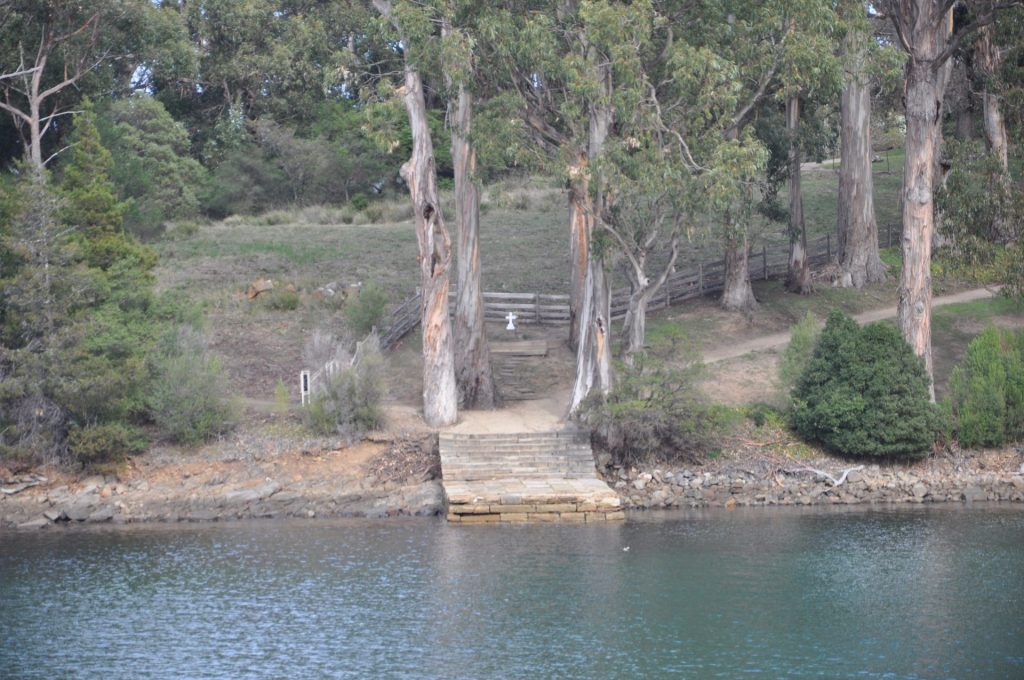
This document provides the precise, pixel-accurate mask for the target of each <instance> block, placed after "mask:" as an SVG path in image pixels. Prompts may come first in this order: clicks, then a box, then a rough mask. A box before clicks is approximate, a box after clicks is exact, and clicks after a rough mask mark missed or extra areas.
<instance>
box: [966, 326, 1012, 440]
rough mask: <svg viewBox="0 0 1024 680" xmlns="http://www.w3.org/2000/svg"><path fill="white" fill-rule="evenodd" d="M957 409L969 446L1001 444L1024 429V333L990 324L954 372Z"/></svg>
mask: <svg viewBox="0 0 1024 680" xmlns="http://www.w3.org/2000/svg"><path fill="white" fill-rule="evenodd" d="M950 391H951V393H952V415H953V418H954V422H955V426H956V430H957V433H958V439H959V441H960V444H961V445H962V446H965V447H982V446H1001V445H1003V444H1005V443H1006V442H1008V441H1015V440H1017V439H1019V438H1020V437H1021V436H1022V435H1024V334H1019V333H1018V334H1015V333H1012V332H1009V331H1001V330H999V329H998V328H996V327H995V326H989V327H988V328H986V329H985V330H984V331H982V332H981V333H980V334H979V335H978V336H977V337H976V338H974V340H972V341H971V343H970V344H969V345H968V346H967V352H966V354H965V355H964V359H963V362H961V364H960V365H959V366H957V367H956V368H955V369H953V375H952V377H951V378H950Z"/></svg>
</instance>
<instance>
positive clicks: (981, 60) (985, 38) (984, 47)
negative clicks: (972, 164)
mask: <svg viewBox="0 0 1024 680" xmlns="http://www.w3.org/2000/svg"><path fill="white" fill-rule="evenodd" d="M994 33H995V31H994V29H993V27H992V26H985V27H984V28H982V29H981V31H980V32H979V35H978V41H977V44H976V45H975V48H974V63H975V64H976V66H977V68H978V70H979V71H980V74H981V76H982V80H983V83H984V84H983V86H982V91H981V110H982V121H983V127H984V130H985V146H986V147H987V148H988V152H989V153H990V154H992V155H993V156H995V158H996V160H997V161H998V162H999V165H1000V167H1001V168H1002V172H1003V177H1004V178H1005V179H1007V180H1008V179H1009V177H1008V176H1009V153H1008V150H1009V144H1008V142H1007V136H1006V122H1005V121H1004V120H1003V111H1002V106H1001V105H1000V102H999V96H998V95H997V94H996V93H995V92H993V91H992V85H991V82H992V80H993V79H994V78H995V76H996V73H997V72H998V71H999V67H1000V66H1001V64H1002V61H1003V53H1002V50H1001V49H1000V47H999V45H998V44H997V43H996V39H995V36H994Z"/></svg>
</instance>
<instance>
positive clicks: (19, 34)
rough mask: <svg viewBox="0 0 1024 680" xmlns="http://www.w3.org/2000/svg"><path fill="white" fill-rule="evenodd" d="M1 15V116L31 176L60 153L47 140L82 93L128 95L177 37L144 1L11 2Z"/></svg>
mask: <svg viewBox="0 0 1024 680" xmlns="http://www.w3.org/2000/svg"><path fill="white" fill-rule="evenodd" d="M3 10H4V17H3V20H2V21H0V110H2V111H5V112H6V113H7V114H9V115H10V116H11V118H12V120H13V122H14V124H15V127H16V128H17V130H18V132H19V134H20V136H21V138H22V145H23V147H24V150H25V156H26V158H27V159H28V162H29V163H31V164H32V165H33V166H34V167H35V168H36V169H37V170H38V169H41V168H42V167H44V166H45V165H47V164H48V163H49V162H50V161H51V160H52V159H53V158H54V157H56V155H57V154H58V153H60V152H61V151H63V150H64V148H63V147H61V146H60V144H59V142H57V143H54V144H48V138H49V137H60V136H62V134H63V131H64V130H66V129H68V128H69V126H68V125H67V124H64V125H61V124H60V122H61V120H62V119H64V118H66V117H67V116H69V115H71V114H73V113H74V110H73V109H74V105H75V104H76V103H77V101H78V100H79V98H80V97H81V96H82V94H83V93H88V92H98V91H103V92H109V91H110V90H111V89H124V88H127V87H128V86H129V83H130V80H131V78H132V74H133V73H134V72H135V71H136V70H137V69H142V68H144V67H145V64H146V63H147V61H148V60H149V59H150V58H151V57H154V56H155V55H156V54H157V53H159V54H164V55H166V54H168V53H170V52H171V51H173V45H174V44H176V42H175V41H176V39H177V38H178V37H179V36H178V35H177V34H176V31H175V25H174V22H173V20H168V16H167V15H166V13H164V12H162V11H161V10H160V9H159V8H158V7H155V6H154V5H153V4H152V3H150V2H147V1H146V0H123V1H121V0H96V1H95V2H89V3H81V2H64V1H62V0H11V2H9V3H7V6H6V7H4V8H3ZM55 132H56V133H57V134H56V135H55V134H54V133H55ZM39 176H40V177H43V176H44V175H39Z"/></svg>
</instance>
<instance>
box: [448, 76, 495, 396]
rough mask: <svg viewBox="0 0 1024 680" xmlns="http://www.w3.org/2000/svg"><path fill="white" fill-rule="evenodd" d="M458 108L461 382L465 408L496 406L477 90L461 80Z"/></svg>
mask: <svg viewBox="0 0 1024 680" xmlns="http://www.w3.org/2000/svg"><path fill="white" fill-rule="evenodd" d="M454 108H455V110H454V112H452V116H451V125H452V161H453V163H454V165H455V226H456V230H457V233H458V256H457V260H456V262H457V267H458V269H457V274H458V291H457V293H456V303H455V383H456V385H457V387H458V390H459V403H460V405H461V406H462V407H463V408H483V409H487V408H494V406H495V404H496V402H497V393H496V390H495V387H494V378H493V376H492V374H491V353H490V349H489V347H488V344H487V334H486V331H485V329H484V299H483V292H482V288H481V285H480V188H479V186H478V185H477V183H476V177H475V175H476V151H475V150H474V148H473V145H472V144H471V143H470V141H469V135H470V131H471V126H472V124H473V95H472V94H470V93H469V92H468V91H467V90H466V88H465V87H462V86H460V87H459V92H458V98H457V102H456V105H455V107H454Z"/></svg>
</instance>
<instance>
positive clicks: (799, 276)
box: [786, 94, 811, 295]
mask: <svg viewBox="0 0 1024 680" xmlns="http://www.w3.org/2000/svg"><path fill="white" fill-rule="evenodd" d="M786 132H787V133H788V135H789V270H788V274H787V276H786V290H788V291H789V292H791V293H797V294H799V295H807V294H809V293H810V292H811V268H810V266H809V264H808V262H807V227H806V225H805V223H804V202H803V195H802V193H801V186H800V97H799V96H798V95H795V94H794V95H791V96H790V97H789V98H788V99H787V100H786Z"/></svg>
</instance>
